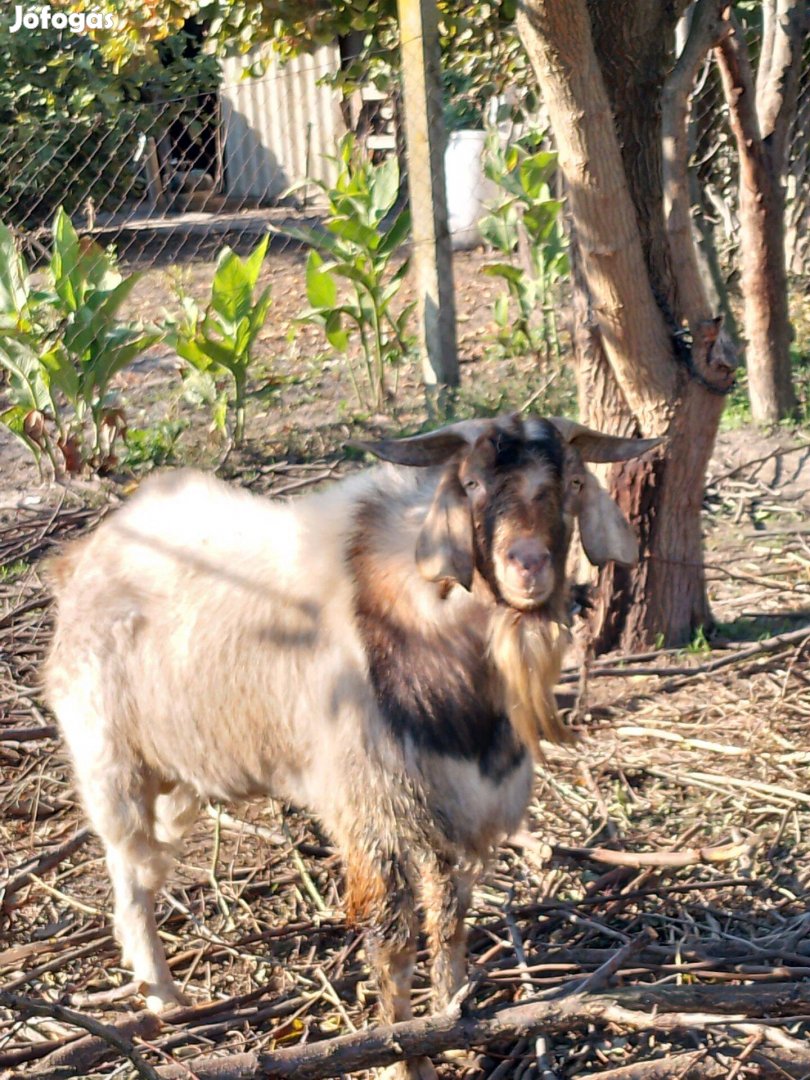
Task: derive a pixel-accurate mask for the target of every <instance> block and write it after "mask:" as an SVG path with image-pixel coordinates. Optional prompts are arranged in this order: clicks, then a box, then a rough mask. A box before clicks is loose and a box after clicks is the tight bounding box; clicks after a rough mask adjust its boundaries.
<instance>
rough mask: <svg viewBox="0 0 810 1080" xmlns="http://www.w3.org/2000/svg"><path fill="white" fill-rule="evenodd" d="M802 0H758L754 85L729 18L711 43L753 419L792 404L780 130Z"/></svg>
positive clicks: (791, 101)
mask: <svg viewBox="0 0 810 1080" xmlns="http://www.w3.org/2000/svg"><path fill="white" fill-rule="evenodd" d="M804 6H805V4H804V0H779V2H778V3H777V0H765V3H764V4H763V14H764V31H763V40H762V51H761V56H760V61H759V70H758V73H757V79H756V87H755V84H754V76H753V72H752V70H751V65H750V61H749V58H748V47H747V45H746V43H745V39H744V37H743V34H742V31H741V29H740V27H739V25H738V24H737V23H736V21H735V20H730V24H729V25H730V30H731V33H729V34H728V35H727V36H725V37H724V38H723V39H722V41H721V42H720V44H719V45H718V48H717V49H716V57H717V62H718V65H719V68H720V74H721V76H722V79H723V90H724V92H725V96H726V101H727V102H728V107H729V119H730V122H731V130H732V132H733V134H734V139H735V142H736V144H737V153H738V156H739V162H740V172H739V176H740V184H739V188H740V252H741V255H740V260H741V271H742V273H741V278H742V292H743V300H744V320H745V335H746V338H747V339H748V348H747V367H748V392H749V397H750V400H751V412H752V414H753V417H754V419H755V420H758V421H762V422H766V423H775V422H776V421H778V420H782V419H784V418H786V417H789V416H792V415H793V414H794V413H795V411H796V395H795V392H794V389H793V380H792V375H791V370H790V342H791V340H792V330H791V326H790V313H789V310H788V293H787V269H786V260H785V192H784V187H783V180H782V177H783V174H784V172H785V169H786V165H787V132H788V128H789V124H790V118H791V116H792V115H793V113H794V112H795V108H796V87H797V83H798V70H799V64H800V61H801V41H800V39H801V33H800V23H802V22H803V21H804V12H803V8H804Z"/></svg>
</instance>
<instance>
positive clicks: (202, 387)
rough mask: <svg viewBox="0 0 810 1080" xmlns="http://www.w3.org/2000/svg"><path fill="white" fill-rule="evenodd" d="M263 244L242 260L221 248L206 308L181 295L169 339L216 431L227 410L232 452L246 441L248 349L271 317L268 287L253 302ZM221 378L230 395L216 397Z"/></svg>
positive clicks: (264, 249)
mask: <svg viewBox="0 0 810 1080" xmlns="http://www.w3.org/2000/svg"><path fill="white" fill-rule="evenodd" d="M268 240H269V236H265V237H264V238H263V239H262V240H261V242H260V243H259V244H258V245H257V246H256V248H254V250H253V251H252V252H251V253H250V255H248V256H247V257H246V258H244V259H242V258H240V256H239V255H237V254H236V252H234V251H231V249H230V248H228V247H226V248H223V250H222V251H221V252H220V255H219V258H218V259H217V265H216V269H215V270H214V280H213V282H212V284H211V296H210V299H209V301H208V303H207V304H206V306H205V308H204V309H201V308H200V306H199V305H198V304H197V302H196V301H195V300H194V299H193V297H190V296H187V295H185V294H183V293H182V292H181V294H180V301H181V307H182V316H181V318H180V319H179V320H177V321H176V322H175V323H174V324H173V326H172V328H171V330H170V332H169V335H168V340H169V342H170V343H171V345H172V346H173V348H174V349H175V350H176V351H177V355H178V356H180V357H181V358H182V359H183V360H185V361H186V363H187V364H188V365H189V371H188V372H187V374H186V379H187V389H188V391H189V393H190V395H192V396H193V397H194V398H195V399H196V400H199V401H202V402H207V403H208V404H210V405H211V406H212V407H213V410H214V421H215V424H216V426H217V427H219V428H224V427H225V413H226V410H227V408H228V407H229V406H230V405H232V407H233V410H234V424H233V441H234V444H235V445H236V446H241V445H242V444H243V442H244V439H245V406H246V402H247V382H248V371H249V369H250V365H251V363H252V361H253V349H254V346H255V344H256V339H257V338H258V336H259V333H260V332H261V330H262V327H263V326H264V324H265V321H266V319H267V315H268V313H269V311H270V303H271V301H270V288H269V287H268V288H266V289H265V290H264V291H263V292H262V293H261V294H260V295H259V297H258V299H254V293H255V291H256V285H257V282H258V280H259V273H260V271H261V268H262V263H263V262H264V256H265V254H266V252H267V243H268ZM223 376H227V377H228V378H229V380H230V383H231V387H232V394H231V393H228V392H226V393H225V395H224V396H223V395H222V394H221V393H220V391H219V387H218V384H219V382H220V381H221V380H222V378H223Z"/></svg>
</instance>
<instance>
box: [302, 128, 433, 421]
mask: <svg viewBox="0 0 810 1080" xmlns="http://www.w3.org/2000/svg"><path fill="white" fill-rule="evenodd" d="M335 161H336V162H337V164H338V166H339V172H338V176H337V178H336V180H335V183H334V185H333V186H330V185H328V184H326V183H323V182H320V181H318V186H319V187H320V189H321V190H322V191H323V193H324V195H325V196H326V199H327V205H328V209H327V214H326V219H325V229H323V230H316V229H308V228H288V229H285V230H284V231H285V234H286V235H287V236H291V237H293V238H294V239H297V240H302V241H303V242H304V243H305V244H307V245H308V247H309V248H310V252H309V255H308V257H307V299H308V300H309V303H310V305H311V306H310V308H309V309H308V310H307V311H306V312H304V314H303V315H302V316H301V319H302V320H305V321H307V322H312V323H314V324H315V325H317V326H320V327H321V328H322V329H323V331H324V333H325V334H326V337H327V340H328V341H329V344H330V345H332V347H333V348H335V349H337V350H338V352H341V353H343V354H344V355H345V356H346V358H347V361H348V368H349V374H350V376H351V379H352V383H353V385H354V388H355V391H356V393H357V398H358V401H359V402H360V404H361V405H370V406H371V407H375V408H382V406H383V404H384V402H385V399H386V396H387V395H388V394H389V392H390V388H389V386H388V380H387V377H386V376H387V372H388V369H389V368H391V367H394V366H396V365H397V364H399V363H400V362H401V361H402V359H403V357H404V356H405V354H406V353H407V352H408V350H409V348H410V345H411V339H410V338H409V336H408V321H409V319H410V316H411V312H412V311H413V306H414V305H413V304H410V305H408V306H407V307H405V308H404V309H403V310H402V311H400V312H399V314H396V313H395V312H394V311H393V310H392V302H393V300H394V298H395V297H396V295H397V293H398V292H399V289H400V287H401V285H402V281H403V278H404V277H405V274H406V273H407V271H408V260H407V259H406V260H404V261H403V262H402V263H401V264H400V266H399V267H397V269H396V270H395V271H394V272H393V273H390V272H389V271H390V265H391V261H392V259H393V258H394V256H396V255H397V254H398V252H399V251H400V249H401V247H402V244H403V243H404V241H405V239H406V237H407V235H408V232H409V230H410V214H409V212H408V210H407V209H403V210H400V211H399V213H397V214H395V216H394V218H393V220H392V221H391V222H390V224H389V225H388V227H387V228H384V227H383V222H384V220H385V219H386V218H387V217H388V215H389V214H390V213H391V212H392V211H393V209H394V204H395V203H396V201H397V195H398V193H399V165H398V163H397V160H396V158H395V157H389V158H388V159H387V160H386V161H384V162H383V163H382V164H381V165H374V164H372V162H371V160H370V159H369V158H368V157H367V156H365V155H364V154H362V153H361V152H360V150H359V148H358V146H357V143H356V141H355V139H354V136H353V135H351V134H347V135H345V136H344V137H343V139H342V140H341V143H340V152H339V156H338V157H337V158H336V159H335ZM340 281H342V282H344V283H345V284H346V285H347V286H348V288H347V289H344V290H343V292H344V294H348V295H343V296H341V295H340V292H341V290H340V288H339V282H340ZM353 343H357V344H359V346H360V351H361V356H362V372H363V375H364V377H365V385H363V381H362V380H361V379H359V378H358V375H359V374H360V372H359V371H358V370H357V364H356V362H355V360H354V358H353V356H352V354H351V352H350V346H351V345H352V344H353Z"/></svg>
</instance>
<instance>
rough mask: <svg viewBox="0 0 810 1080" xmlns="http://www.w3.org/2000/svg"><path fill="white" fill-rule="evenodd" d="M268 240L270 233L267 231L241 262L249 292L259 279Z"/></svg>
mask: <svg viewBox="0 0 810 1080" xmlns="http://www.w3.org/2000/svg"><path fill="white" fill-rule="evenodd" d="M269 241H270V234H269V233H267V234H266V235H265V236H263V237H262V239H261V240H260V241H259V243H258V244H257V245H256V247H255V248H254V249H253V251H251V253H250V255H248V256H247V258H246V259H245V260H244V261H243V263H242V265H243V266H244V268H245V279H246V281H247V282H248V284H249V285H250V291H251V293H252V292H253V290H254V289H255V288H256V282H257V281H258V280H259V274H260V273H261V269H262V263H263V262H264V257H265V255H266V254H267V245H268V243H269Z"/></svg>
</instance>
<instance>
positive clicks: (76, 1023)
mask: <svg viewBox="0 0 810 1080" xmlns="http://www.w3.org/2000/svg"><path fill="white" fill-rule="evenodd" d="M0 1007H2V1008H5V1009H12V1010H13V1011H14V1012H18V1013H22V1014H23V1015H24V1016H44V1017H46V1018H47V1019H49V1020H57V1021H59V1022H60V1023H62V1024H71V1025H72V1026H73V1027H78V1028H83V1029H84V1031H87V1032H89V1033H90V1034H91V1035H94V1036H95V1037H96V1038H97V1039H100V1040H102V1041H103V1042H104V1043H106V1044H108V1045H109V1046H113V1047H115V1049H116V1050H117V1051H118V1052H119V1053H120V1054H121V1055H122V1056H123V1057H125V1058H126V1059H127V1060H128V1061H130V1062H131V1063H132V1067H133V1068H134V1069H135V1071H136V1072H137V1074H138V1076H140V1077H143V1080H158V1073H156V1072H155V1070H154V1069H153V1068H152V1066H151V1065H150V1064H149V1062H148V1061H145V1060H144V1058H143V1057H142V1056H141V1054H140V1053H139V1051H138V1050H136V1049H135V1047H134V1046H133V1045H132V1041H131V1039H130V1038H129V1037H128V1036H127V1035H126V1034H124V1033H123V1032H122V1031H121V1029H119V1028H114V1027H111V1026H110V1025H109V1024H102V1023H101V1021H100V1020H95V1019H94V1018H93V1017H92V1016H85V1015H84V1013H79V1012H75V1011H74V1010H73V1009H67V1008H65V1006H64V1005H58V1004H57V1003H56V1002H53V1001H43V1000H41V999H40V1000H37V999H36V998H30V997H25V996H24V995H22V994H12V993H9V992H8V991H7V990H0ZM158 1023H159V1022H158ZM153 1030H154V1029H153Z"/></svg>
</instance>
